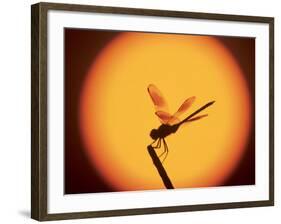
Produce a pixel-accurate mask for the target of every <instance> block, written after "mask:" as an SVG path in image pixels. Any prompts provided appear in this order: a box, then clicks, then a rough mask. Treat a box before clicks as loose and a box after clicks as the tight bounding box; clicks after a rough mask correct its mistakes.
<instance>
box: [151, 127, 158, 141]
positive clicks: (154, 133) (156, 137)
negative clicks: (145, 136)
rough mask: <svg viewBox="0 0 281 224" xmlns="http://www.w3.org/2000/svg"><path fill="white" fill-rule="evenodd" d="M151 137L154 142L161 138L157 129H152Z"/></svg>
mask: <svg viewBox="0 0 281 224" xmlns="http://www.w3.org/2000/svg"><path fill="white" fill-rule="evenodd" d="M150 137H151V138H152V139H153V140H156V139H158V138H159V134H158V131H157V130H156V129H152V130H151V132H150Z"/></svg>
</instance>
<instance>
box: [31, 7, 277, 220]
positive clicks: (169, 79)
mask: <svg viewBox="0 0 281 224" xmlns="http://www.w3.org/2000/svg"><path fill="white" fill-rule="evenodd" d="M31 12H32V13H31V17H32V18H31V21H32V23H31V25H32V32H31V39H32V48H31V59H32V60H31V61H32V65H31V80H32V82H31V102H32V103H31V112H32V114H31V117H32V122H31V127H32V128H31V135H32V139H31V188H32V189H31V217H32V218H33V219H36V220H39V221H46V220H60V219H80V218H96V217H108V216H123V215H144V214H155V213H168V212H187V211H199V210H215V209H226V208H246V207H258V206H273V205H274V18H272V17H259V16H241V15H224V14H210V13H202V12H200V13H196V12H183V11H167V10H152V9H137V8H119V7H105V6H90V5H73V4H58V3H38V4H35V5H32V7H31Z"/></svg>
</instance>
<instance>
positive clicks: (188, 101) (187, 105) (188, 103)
mask: <svg viewBox="0 0 281 224" xmlns="http://www.w3.org/2000/svg"><path fill="white" fill-rule="evenodd" d="M194 100H195V96H192V97H189V98H188V99H186V100H185V101H184V102H183V103H182V105H181V106H180V107H179V109H178V110H177V112H176V113H175V114H174V116H175V117H179V116H180V115H181V114H183V113H184V112H185V111H187V109H188V108H190V107H191V105H192V104H193V102H194Z"/></svg>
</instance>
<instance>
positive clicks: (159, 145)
mask: <svg viewBox="0 0 281 224" xmlns="http://www.w3.org/2000/svg"><path fill="white" fill-rule="evenodd" d="M155 148H156V149H159V148H161V138H159V139H158V142H157V144H156V147H155Z"/></svg>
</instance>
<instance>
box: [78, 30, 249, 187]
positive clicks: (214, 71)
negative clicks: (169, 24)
mask: <svg viewBox="0 0 281 224" xmlns="http://www.w3.org/2000/svg"><path fill="white" fill-rule="evenodd" d="M150 83H153V84H155V85H156V86H157V87H158V88H159V89H160V90H161V91H162V93H163V95H164V96H165V98H166V100H167V102H168V104H169V106H170V112H171V113H173V112H175V111H176V110H177V109H178V107H179V106H180V105H181V103H182V102H183V101H184V100H185V99H186V98H188V97H190V96H196V101H195V102H194V104H193V105H192V107H191V108H190V109H189V111H188V112H187V113H186V114H185V115H183V117H181V119H184V118H185V117H186V116H187V115H189V114H190V113H192V112H193V111H195V110H196V109H198V108H199V107H200V106H202V105H204V104H205V103H207V102H209V101H212V100H215V101H216V103H215V104H213V105H212V106H211V107H209V108H208V109H206V111H204V112H203V113H208V114H209V116H208V117H206V118H203V119H201V120H199V121H194V122H192V123H190V124H188V125H185V126H184V127H181V128H180V129H179V130H178V131H177V132H176V133H175V134H174V135H171V136H169V137H167V139H166V141H167V144H168V146H169V155H168V157H167V159H166V161H165V163H164V167H165V169H166V171H167V173H168V175H169V177H170V179H171V180H172V182H173V184H174V186H175V187H176V188H186V187H203V186H218V185H220V184H221V183H222V182H223V181H224V180H225V179H226V178H227V177H228V176H229V175H230V174H231V173H232V171H233V170H234V168H235V167H236V165H237V164H238V162H239V160H240V157H241V155H242V154H243V151H244V148H245V144H246V142H247V139H248V134H249V127H250V118H251V117H250V114H251V113H250V112H251V111H250V110H251V105H250V98H249V93H248V89H247V86H246V83H245V80H244V78H243V74H242V71H241V70H240V68H239V66H238V65H237V63H236V62H235V60H234V58H233V57H232V55H231V54H230V53H229V51H228V50H227V49H226V48H225V47H224V46H223V45H222V44H221V43H220V42H219V41H218V40H217V39H216V38H214V37H207V36H192V35H167V34H165V35H163V34H146V33H123V34H121V35H119V36H118V37H117V38H115V39H114V40H113V41H112V42H111V43H110V44H108V45H107V47H106V48H105V49H104V50H103V51H102V52H101V54H100V55H99V57H98V58H97V60H95V62H94V63H93V65H92V67H91V69H90V70H89V72H88V75H87V77H86V79H85V84H84V87H83V90H82V93H81V105H80V129H81V136H82V139H83V141H84V144H85V148H86V153H87V155H88V157H89V159H90V161H91V162H92V164H94V165H95V167H97V169H98V172H99V173H100V174H101V175H102V176H103V177H104V178H105V180H106V181H107V182H108V183H109V184H110V185H112V186H113V187H115V188H116V189H118V190H145V189H162V188H164V185H163V183H162V180H161V178H160V177H159V174H158V173H157V170H156V169H155V167H154V166H153V163H152V161H151V158H150V156H149V154H148V152H147V149H146V147H147V145H149V144H150V143H151V142H152V140H151V138H150V137H149V133H150V131H151V129H153V128H157V127H158V126H159V125H160V122H159V120H158V118H157V117H156V115H155V114H154V113H155V111H154V107H153V104H152V101H151V99H150V97H149V95H148V92H147V87H148V85H149V84H150ZM160 151H162V150H159V153H160Z"/></svg>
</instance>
